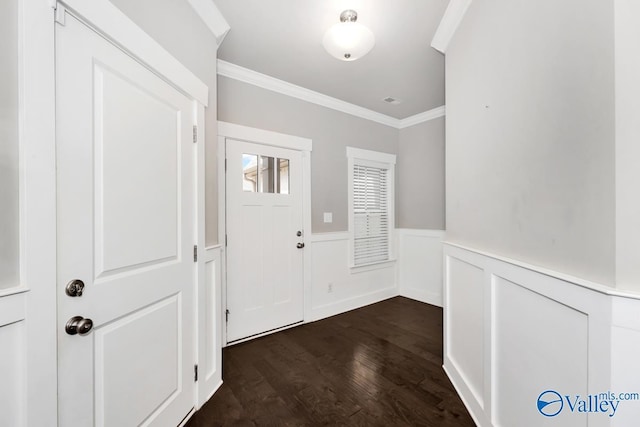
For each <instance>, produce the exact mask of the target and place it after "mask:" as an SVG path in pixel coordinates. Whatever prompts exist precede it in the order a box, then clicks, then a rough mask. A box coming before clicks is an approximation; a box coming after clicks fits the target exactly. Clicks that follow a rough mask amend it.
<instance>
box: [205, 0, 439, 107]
mask: <svg viewBox="0 0 640 427" xmlns="http://www.w3.org/2000/svg"><path fill="white" fill-rule="evenodd" d="M214 1H215V3H216V5H217V6H218V8H219V9H220V11H221V12H222V14H223V15H224V17H225V19H226V20H227V21H228V22H229V25H230V26H231V31H229V34H227V36H226V38H225V40H224V42H223V43H222V46H221V47H220V49H219V50H218V57H219V58H220V59H222V60H224V61H227V62H231V63H233V64H236V65H240V66H242V67H245V68H248V69H251V70H254V71H257V72H260V73H262V74H266V75H269V76H272V77H275V78H278V79H281V80H284V81H287V82H289V83H292V84H295V85H298V86H302V87H304V88H307V89H311V90H313V91H316V92H320V93H323V94H325V95H329V96H332V97H334V98H338V99H341V100H343V101H347V102H350V103H352V104H356V105H359V106H361V107H364V108H368V109H370V110H373V111H376V112H379V113H382V114H386V115H388V116H391V117H394V118H397V119H404V118H407V117H410V116H413V115H415V114H419V113H422V112H424V111H428V110H431V109H433V108H436V107H439V106H441V105H443V104H444V56H443V55H442V54H441V53H439V52H437V51H436V50H435V49H433V48H432V47H430V43H431V39H432V38H433V35H434V33H435V31H436V29H437V28H438V24H439V23H440V19H441V18H442V15H443V14H444V11H445V9H446V7H447V4H448V3H449V0H392V1H391V0H214ZM345 9H354V10H356V11H357V12H358V22H360V23H361V24H363V25H366V26H367V27H369V29H371V31H373V33H374V35H375V37H376V45H375V47H374V48H373V50H371V52H370V53H369V54H368V55H366V56H365V57H363V58H361V59H359V60H357V61H353V62H345V61H340V60H338V59H335V58H333V57H332V56H330V55H329V54H328V53H327V52H326V51H325V50H324V48H323V47H322V38H323V36H324V33H325V32H326V30H327V29H328V28H329V27H330V26H332V25H333V24H335V23H337V22H338V21H339V15H340V12H342V11H343V10H345ZM388 96H390V97H393V98H397V99H400V100H401V101H402V102H401V103H400V104H399V105H390V104H387V103H386V102H384V101H383V100H382V99H383V98H386V97H388Z"/></svg>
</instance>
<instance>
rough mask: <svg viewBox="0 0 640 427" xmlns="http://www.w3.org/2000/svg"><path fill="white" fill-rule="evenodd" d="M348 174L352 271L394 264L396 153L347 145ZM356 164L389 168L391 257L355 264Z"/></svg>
mask: <svg viewBox="0 0 640 427" xmlns="http://www.w3.org/2000/svg"><path fill="white" fill-rule="evenodd" d="M347 164H348V168H347V175H348V213H349V217H348V227H349V228H348V233H349V267H350V269H351V272H352V273H356V272H360V271H368V270H372V269H376V268H384V267H387V266H388V265H389V264H393V263H394V262H395V260H396V257H395V241H394V237H395V165H396V155H395V154H389V153H383V152H380V151H372V150H364V149H361V148H355V147H347ZM355 165H362V166H371V167H376V168H381V169H387V186H388V188H387V198H388V200H387V209H388V219H389V231H388V232H389V236H388V237H389V259H386V260H382V261H376V262H372V263H368V264H361V265H355V259H354V258H355V252H354V251H355V227H354V224H355V218H354V208H353V198H354V189H353V169H354V166H355Z"/></svg>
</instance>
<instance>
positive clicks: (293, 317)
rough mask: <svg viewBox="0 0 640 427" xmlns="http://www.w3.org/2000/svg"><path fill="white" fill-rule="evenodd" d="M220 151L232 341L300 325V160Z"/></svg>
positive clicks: (265, 149) (244, 148)
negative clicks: (224, 178)
mask: <svg viewBox="0 0 640 427" xmlns="http://www.w3.org/2000/svg"><path fill="white" fill-rule="evenodd" d="M226 150H227V181H226V182H227V191H226V193H227V310H229V312H228V321H227V342H232V341H236V340H239V339H242V338H246V337H249V336H252V335H256V334H260V333H262V332H267V331H270V330H273V329H277V328H280V327H283V326H287V325H291V324H293V323H297V322H301V321H302V320H303V250H304V244H303V243H302V242H303V237H302V233H303V229H302V154H301V152H299V151H296V150H289V149H284V148H276V147H271V146H266V145H261V144H254V143H249V142H241V141H236V140H232V139H227V144H226ZM299 246H300V247H299Z"/></svg>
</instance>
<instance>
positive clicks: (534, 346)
mask: <svg viewBox="0 0 640 427" xmlns="http://www.w3.org/2000/svg"><path fill="white" fill-rule="evenodd" d="M493 294H494V304H495V310H494V313H493V326H492V330H493V332H494V348H495V356H494V360H493V363H494V365H493V366H492V370H493V371H495V375H494V376H493V379H494V381H495V383H494V389H493V395H492V400H493V401H494V402H495V406H494V408H495V414H494V419H495V422H494V424H495V425H499V426H515V425H517V426H523V427H525V426H531V427H534V426H541V425H547V424H549V425H552V424H554V423H555V425H557V424H558V423H561V424H562V425H563V426H567V427H572V426H576V427H577V426H582V427H584V426H586V423H587V417H586V414H572V413H566V412H565V413H560V414H558V415H557V416H556V417H554V418H553V419H547V418H543V417H541V416H540V413H539V412H538V410H537V408H536V405H534V404H533V402H536V400H537V398H538V396H539V395H540V393H541V392H542V391H544V390H547V389H553V390H560V391H565V390H566V391H567V392H570V393H572V394H580V395H583V396H585V395H586V394H587V378H588V366H587V362H588V361H587V355H588V338H589V336H588V335H589V330H588V318H587V316H586V315H585V314H584V313H581V312H580V311H577V310H574V309H572V308H570V307H567V306H565V305H563V304H559V303H558V302H556V301H554V300H552V299H550V298H547V297H545V296H542V295H540V294H537V293H535V292H532V291H530V290H528V289H527V288H524V287H522V286H520V285H517V284H515V283H513V282H511V281H509V280H505V279H503V278H500V277H497V276H494V280H493ZM523 379H526V381H523Z"/></svg>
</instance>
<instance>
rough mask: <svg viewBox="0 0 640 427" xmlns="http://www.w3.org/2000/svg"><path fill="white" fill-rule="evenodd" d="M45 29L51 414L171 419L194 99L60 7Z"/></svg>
mask: <svg viewBox="0 0 640 427" xmlns="http://www.w3.org/2000/svg"><path fill="white" fill-rule="evenodd" d="M56 27H57V28H56V73H57V77H56V114H57V117H56V126H57V134H56V144H57V147H56V150H57V171H58V173H57V179H58V181H57V189H58V195H57V218H58V278H57V281H58V367H59V374H58V376H59V412H60V414H59V417H60V419H59V425H60V426H62V427H66V426H74V427H75V426H93V425H95V426H118V427H119V426H136V425H162V426H176V425H178V424H179V423H180V422H181V420H182V419H183V418H184V417H185V416H186V415H187V414H188V413H189V411H191V409H192V408H193V404H194V392H195V386H194V372H193V370H194V362H195V341H194V330H195V324H194V318H195V313H194V300H193V299H194V274H195V267H194V266H195V264H194V260H193V244H194V239H195V231H194V222H195V220H194V215H195V213H194V197H195V196H194V185H195V184H194V167H195V166H194V145H195V144H193V143H192V125H193V123H194V113H193V111H194V101H192V100H190V99H189V98H187V97H186V96H185V95H183V94H182V93H180V92H179V91H177V90H176V89H175V88H173V87H172V86H171V85H169V84H168V83H166V82H165V81H163V80H162V79H160V78H159V77H158V76H157V75H156V74H154V73H153V72H152V71H150V70H149V69H147V68H146V67H144V66H142V65H141V64H140V63H138V62H137V61H136V60H134V59H132V58H131V57H130V56H129V55H127V54H126V53H124V52H123V51H122V50H120V49H119V48H117V47H116V46H114V45H113V44H111V43H109V42H108V41H106V40H105V39H104V38H103V37H101V36H100V35H98V34H97V33H96V32H94V31H92V30H91V29H89V28H88V27H86V26H85V25H84V24H82V23H80V22H79V21H78V20H76V19H75V18H73V17H71V16H70V15H67V18H66V24H65V25H64V26H61V25H57V26H56ZM72 280H81V281H82V282H83V283H84V290H83V292H82V295H81V296H69V295H68V294H67V292H66V286H67V284H68V283H69V282H70V281H72ZM71 291H73V290H71ZM71 293H73V292H71ZM76 316H77V317H76ZM74 317H76V322H75V323H74V324H70V325H68V326H69V327H68V328H67V327H65V325H67V323H68V322H69V320H70V319H72V318H74ZM88 319H90V320H91V321H92V322H93V325H92V328H91V330H88V329H89V326H91V325H90V323H89V320H88ZM69 323H73V322H69ZM74 326H75V327H76V330H78V329H79V331H78V332H87V331H88V333H86V334H80V333H78V334H75V335H70V334H69V332H73V328H74ZM67 329H69V332H68V331H67Z"/></svg>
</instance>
